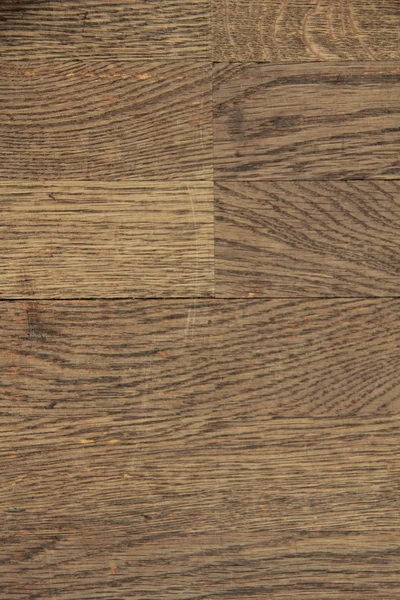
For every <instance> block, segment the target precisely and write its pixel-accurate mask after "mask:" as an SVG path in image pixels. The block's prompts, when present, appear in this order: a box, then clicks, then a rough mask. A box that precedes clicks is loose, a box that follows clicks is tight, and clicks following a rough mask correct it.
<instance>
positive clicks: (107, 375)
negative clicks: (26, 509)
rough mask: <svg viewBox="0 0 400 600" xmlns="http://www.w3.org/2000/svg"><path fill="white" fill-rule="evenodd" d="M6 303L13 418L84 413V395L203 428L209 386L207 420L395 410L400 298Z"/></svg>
mask: <svg viewBox="0 0 400 600" xmlns="http://www.w3.org/2000/svg"><path fill="white" fill-rule="evenodd" d="M0 309H1V311H2V312H1V314H2V319H1V331H0V334H1V346H0V347H1V351H2V359H3V361H4V368H3V371H2V374H1V383H2V387H1V393H2V400H3V404H2V407H3V409H4V410H6V411H7V412H6V413H4V416H7V418H8V419H10V421H9V424H10V425H11V423H12V421H13V419H12V415H13V414H14V412H15V411H16V410H17V407H20V412H19V413H18V414H19V416H20V418H21V419H22V420H23V421H24V419H25V418H27V416H28V414H30V413H32V414H33V415H36V414H37V411H38V410H44V409H46V407H47V406H48V405H49V404H51V403H53V402H55V403H57V405H59V407H60V409H61V408H62V407H63V406H67V405H70V404H71V406H75V405H76V410H77V413H79V414H81V415H83V414H84V413H85V411H86V407H87V406H88V403H89V404H90V403H91V402H95V403H96V402H97V401H99V402H100V401H101V402H103V401H104V402H108V401H109V402H111V403H112V407H113V408H112V410H113V411H115V415H116V416H118V414H120V413H121V414H122V413H124V411H125V410H131V409H130V408H129V407H130V405H131V403H132V402H133V403H134V405H135V407H136V408H135V410H136V409H137V410H139V405H140V403H141V402H144V403H145V406H147V407H149V406H152V407H153V408H154V410H156V409H157V407H159V409H160V410H161V409H162V407H164V408H165V410H167V411H168V412H169V411H171V412H169V414H170V415H174V414H175V411H177V414H179V418H180V419H182V423H183V422H184V421H185V419H186V416H187V412H189V414H190V415H191V416H192V418H196V419H199V426H200V425H201V424H202V423H203V417H204V412H203V411H204V410H206V411H207V412H208V411H209V410H210V407H208V408H207V407H206V408H205V406H206V405H207V403H208V402H210V393H212V394H214V396H213V400H212V401H213V406H214V412H213V414H212V415H210V417H211V416H212V417H213V418H215V419H217V420H219V419H220V418H223V419H225V418H228V417H229V415H230V418H232V419H234V420H237V421H238V422H245V421H246V420H247V419H248V418H249V417H250V416H256V415H259V417H260V418H267V417H274V416H285V417H286V416H290V417H292V416H299V417H310V416H330V417H331V416H341V417H344V416H347V415H351V416H355V415H360V416H361V415H367V416H370V415H372V416H375V415H381V416H385V415H390V414H398V412H399V409H400V403H399V398H400V395H399V390H400V368H399V366H400V353H399V341H400V340H399V335H400V312H399V309H400V300H397V299H393V300H391V299H368V300H355V299H347V300H339V299H315V300H305V299H303V300H302V299H297V298H296V299H287V300H283V299H282V300H232V301H226V300H210V299H207V300H203V301H200V300H193V301H189V300H186V301H178V300H174V301H173V300H169V301H168V300H165V301H163V300H157V301H151V300H149V301H145V300H142V301H139V300H136V301H124V302H122V301H121V302H116V301H112V300H110V301H103V302H100V301H97V302H91V301H81V302H76V303H75V302H63V301H58V302H51V301H50V302H43V301H42V302H40V301H39V302H37V301H27V302H15V303H9V302H5V301H4V302H2V303H1V304H0ZM192 338H193V339H192ZM190 390H192V392H191V393H190V394H189V392H190ZM187 394H189V396H187ZM143 398H144V399H143ZM185 398H186V400H185ZM137 403H139V404H137ZM204 403H206V404H204ZM157 410H158V409H157ZM203 424H204V423H203ZM164 425H165V427H168V426H169V425H171V424H169V425H168V424H164ZM164 425H161V423H160V427H161V426H162V427H164Z"/></svg>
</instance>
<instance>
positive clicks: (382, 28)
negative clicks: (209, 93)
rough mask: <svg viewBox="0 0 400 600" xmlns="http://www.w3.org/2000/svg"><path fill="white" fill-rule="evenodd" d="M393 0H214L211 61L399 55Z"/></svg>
mask: <svg viewBox="0 0 400 600" xmlns="http://www.w3.org/2000/svg"><path fill="white" fill-rule="evenodd" d="M399 30H400V11H399V4H398V1H397V0H368V2H364V1H363V0H305V1H302V2H299V1H298V0H213V46H214V58H215V60H227V61H250V60H256V61H271V62H275V63H276V62H287V61H289V62H304V61H328V60H384V59H388V58H400V43H399V41H400V40H399Z"/></svg>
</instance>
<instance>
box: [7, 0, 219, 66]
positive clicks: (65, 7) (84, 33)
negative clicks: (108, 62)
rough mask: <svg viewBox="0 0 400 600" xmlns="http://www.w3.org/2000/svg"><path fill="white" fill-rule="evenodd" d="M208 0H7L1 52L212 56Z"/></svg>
mask: <svg viewBox="0 0 400 600" xmlns="http://www.w3.org/2000/svg"><path fill="white" fill-rule="evenodd" d="M209 12H210V9H209V2H208V1H207V0H187V1H186V2H180V1H179V0H134V1H132V0H118V1H117V0H97V1H96V2H92V1H90V0H80V1H79V2H74V1H73V0H46V2H43V1H42V0H2V1H1V2H0V46H1V49H2V56H6V57H8V58H9V57H13V58H14V57H16V58H21V57H22V58H24V57H25V58H32V56H38V57H41V58H42V57H50V58H54V57H64V58H70V57H76V58H84V57H88V58H94V57H96V56H97V57H99V56H101V57H121V56H124V57H125V58H128V57H130V58H155V57H156V58H162V59H171V58H185V59H193V58H196V59H200V58H209V57H210V56H211V47H210V14H209Z"/></svg>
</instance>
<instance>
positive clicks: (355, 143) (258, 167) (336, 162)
mask: <svg viewBox="0 0 400 600" xmlns="http://www.w3.org/2000/svg"><path fill="white" fill-rule="evenodd" d="M399 75H400V69H399V64H398V63H397V62H385V63H379V64H374V63H372V62H371V63H365V64H363V63H356V64H354V65H346V64H328V65H326V64H310V65H287V66H270V65H265V64H251V63H249V64H244V65H229V64H217V65H216V66H215V70H214V167H215V176H216V179H242V180H260V179H297V180H301V179H374V178H379V179H396V178H398V177H399V175H400V165H399V150H400V137H399V132H400V127H399V121H400V102H399V97H400V77H399Z"/></svg>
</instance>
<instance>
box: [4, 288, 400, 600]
mask: <svg viewBox="0 0 400 600" xmlns="http://www.w3.org/2000/svg"><path fill="white" fill-rule="evenodd" d="M0 315H1V325H2V326H1V328H0V345H1V346H0V347H1V354H2V357H3V368H2V371H1V373H0V382H1V386H0V394H1V418H0V472H1V481H2V485H1V487H0V509H1V511H2V523H3V526H2V531H1V534H0V537H1V543H0V574H1V577H0V594H1V595H2V597H4V598H10V599H11V598H26V599H28V598H35V599H38V600H39V599H40V600H44V599H47V598H49V597H50V598H51V597H56V598H60V599H62V600H78V599H79V600H92V599H94V598H96V599H97V598H104V599H106V598H107V600H117V599H118V600H119V599H120V598H132V599H133V598H138V597H140V598H141V599H143V600H145V599H146V600H147V599H148V600H150V599H151V600H153V599H154V598H160V600H164V599H168V600H172V599H173V598H174V599H176V598H178V599H182V600H198V599H199V598H204V599H205V598H211V597H218V598H224V599H226V600H230V599H231V598H246V597H251V598H257V599H259V600H264V599H265V598H266V597H267V598H272V599H273V600H283V599H287V598H306V599H309V600H311V599H315V597H316V596H317V597H318V598H319V599H321V600H328V599H333V598H335V600H338V599H339V600H348V598H349V596H351V598H352V599H353V598H354V599H356V600H361V599H362V600H365V599H368V600H376V599H378V600H389V599H393V600H395V599H396V597H397V596H398V594H399V592H400V587H399V580H400V579H399V565H398V556H399V552H400V536H399V529H398V523H399V500H398V477H399V473H400V461H399V452H398V446H399V432H400V430H399V424H400V423H399V415H398V409H397V413H396V414H394V413H393V414H392V415H388V414H384V411H382V410H381V411H380V412H381V414H380V415H379V414H378V413H379V410H377V408H378V406H379V400H378V402H376V400H377V398H378V397H379V398H380V399H381V400H382V399H383V395H384V394H385V393H386V399H387V400H389V396H390V385H392V386H394V385H396V378H397V380H398V373H399V369H398V360H399V359H398V339H399V327H398V325H399V320H398V315H399V302H398V301H391V300H373V301H372V300H358V301H350V300H347V301H338V300H336V301H335V302H333V301H331V300H325V301H321V300H318V301H316V300H314V301H311V300H307V301H298V303H297V304H295V303H294V302H291V303H288V302H286V303H285V302H283V301H277V300H276V301H273V302H268V301H263V302H260V301H257V302H255V301H240V302H237V301H232V302H226V301H225V302H221V301H218V300H217V301H211V304H210V301H207V302H206V301H205V300H202V301H194V302H191V301H156V302H153V301H150V302H146V301H138V302H126V301H125V302H116V301H110V302H99V301H97V302H73V303H71V302H70V303H68V302H28V303H25V302H12V303H11V302H2V303H1V304H0ZM396 318H397V321H396ZM229 332H231V333H230V334H229ZM396 344H397V345H396ZM300 348H302V350H300ZM335 348H336V351H335V350H334V349H335ZM346 358H347V363H346ZM251 365H252V366H251ZM396 366H397V369H396ZM285 369H286V375H287V378H286V381H284V380H283V377H282V375H283V370H285ZM260 377H263V378H264V390H262V386H261V385H260ZM228 380H229V381H230V384H231V389H230V390H228V389H227V387H226V386H225V387H224V386H221V383H226V382H227V381H228ZM398 384H399V382H398V381H397V397H398ZM257 386H258V391H257V390H256V388H257ZM267 386H270V388H272V389H270V390H267ZM279 386H281V392H282V393H284V390H286V392H285V393H286V396H287V398H288V399H289V403H290V402H292V400H291V398H294V399H297V400H299V401H301V393H300V392H301V388H303V394H304V397H305V398H307V396H308V398H309V399H311V398H312V397H314V400H316V398H317V396H318V393H319V394H320V400H322V401H324V402H325V403H328V402H329V400H330V399H332V397H333V389H334V388H336V394H337V402H341V401H342V402H343V403H344V407H346V406H347V407H348V406H349V405H348V404H347V402H348V401H349V400H350V401H351V402H353V401H354V400H355V399H356V398H358V400H359V401H360V402H362V401H363V402H364V408H365V405H366V403H367V402H368V400H369V401H371V405H370V408H371V407H372V408H373V409H375V410H376V414H375V415H373V414H372V412H370V414H365V412H364V415H363V417H362V418H360V415H361V412H359V414H358V415H357V414H356V413H357V410H359V409H360V408H361V404H360V405H359V406H358V407H357V406H356V405H355V404H353V406H352V414H347V415H345V413H344V412H343V414H342V416H338V415H337V416H334V415H333V414H332V416H330V417H329V416H328V414H329V410H326V411H325V416H326V418H319V419H318V418H311V417H310V416H304V417H303V418H296V417H293V416H291V417H290V418H283V417H282V416H281V417H279V416H277V415H276V416H275V417H274V416H273V415H272V414H271V413H270V410H269V407H270V403H271V400H270V401H268V394H269V393H270V392H273V393H274V394H275V396H276V398H277V399H278V401H279V393H278V392H279ZM318 386H320V388H319V392H318ZM369 386H370V387H369ZM385 386H386V392H385V390H384V388H385ZM307 387H308V390H307ZM392 390H393V387H392ZM281 395H282V394H281ZM374 395H375V406H374ZM326 406H327V408H329V407H328V405H327V404H326ZM382 408H383V405H382V404H381V409H382ZM303 409H304V410H303V414H305V412H306V410H307V409H308V412H309V413H312V410H310V406H309V405H308V406H307V400H306V399H304V400H303ZM314 412H315V411H314ZM294 413H296V411H294ZM288 414H289V413H288ZM297 414H298V415H299V414H300V413H299V411H297ZM315 414H317V412H315Z"/></svg>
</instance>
